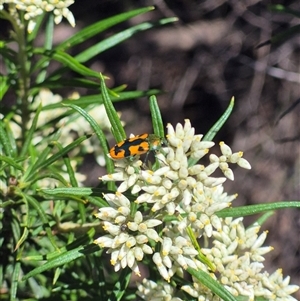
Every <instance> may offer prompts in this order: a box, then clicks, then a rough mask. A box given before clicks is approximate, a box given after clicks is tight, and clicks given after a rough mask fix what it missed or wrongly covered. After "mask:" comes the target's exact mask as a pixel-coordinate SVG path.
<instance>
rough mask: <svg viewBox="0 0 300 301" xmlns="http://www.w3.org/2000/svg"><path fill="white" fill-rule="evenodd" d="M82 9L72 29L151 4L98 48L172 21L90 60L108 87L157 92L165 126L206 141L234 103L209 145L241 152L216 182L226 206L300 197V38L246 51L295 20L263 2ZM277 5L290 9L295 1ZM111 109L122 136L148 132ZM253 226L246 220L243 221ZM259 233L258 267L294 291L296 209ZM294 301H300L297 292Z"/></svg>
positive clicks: (299, 252) (298, 277)
mask: <svg viewBox="0 0 300 301" xmlns="http://www.w3.org/2000/svg"><path fill="white" fill-rule="evenodd" d="M83 2H84V3H85V4H84V5H82V3H83ZM89 2H90V1H89ZM91 2H92V3H93V4H92V3H89V4H87V3H88V2H86V1H83V0H79V1H77V2H76V4H75V5H74V10H73V11H74V14H75V17H76V20H77V24H78V27H84V26H86V25H88V24H90V23H92V22H94V21H97V20H100V19H103V18H105V17H108V16H111V15H114V14H116V13H118V12H124V11H127V10H130V9H131V8H138V7H143V6H147V5H157V9H156V10H155V11H153V12H150V13H148V14H145V15H142V16H139V17H136V18H134V19H132V20H131V21H130V22H127V23H126V24H122V25H121V26H116V27H115V28H113V29H110V30H109V32H106V33H105V35H103V36H101V37H99V40H100V39H101V38H103V37H104V36H109V35H110V34H113V33H116V32H118V30H120V29H122V28H123V29H124V28H127V27H129V26H131V25H135V24H138V23H139V22H142V21H147V20H158V19H160V18H164V17H171V16H176V17H178V18H179V21H178V22H177V23H174V24H173V25H169V26H166V27H160V28H156V29H153V30H150V31H147V32H143V33H139V34H137V35H136V36H134V37H132V38H131V39H130V40H128V41H126V42H124V43H122V44H120V45H118V46H117V47H115V48H114V49H112V50H109V51H108V52H105V53H103V54H101V55H99V57H98V58H97V60H94V61H92V62H90V66H92V67H93V68H94V69H95V70H99V71H101V72H103V73H104V74H105V75H108V76H110V78H111V79H110V85H111V86H117V85H120V84H123V83H125V84H128V90H134V89H139V90H147V89H150V88H158V89H161V90H162V91H165V93H164V94H163V95H160V96H158V101H159V104H160V108H161V111H162V114H163V118H164V121H165V123H166V124H167V123H168V122H171V123H172V124H176V123H177V122H181V123H182V122H183V120H184V119H186V118H189V119H190V120H191V122H192V125H193V126H194V127H195V128H196V132H197V133H206V132H207V130H208V129H209V128H210V127H211V126H212V125H213V124H214V122H215V121H216V120H217V119H218V118H219V117H220V115H221V114H222V112H223V111H224V110H225V109H226V107H227V105H228V103H229V100H230V98H231V97H232V96H234V97H235V99H236V103H235V109H234V112H233V114H232V116H231V117H230V119H229V120H228V122H227V124H226V126H225V127H224V128H223V130H222V131H221V132H220V133H219V134H218V136H217V137H216V138H215V142H216V144H218V142H219V141H223V140H224V141H225V142H226V143H227V144H229V145H230V146H231V148H232V150H233V151H239V150H243V151H244V157H245V158H246V159H247V160H248V161H249V162H250V163H251V165H252V170H250V171H247V170H243V169H241V168H237V169H236V170H235V181H234V182H232V183H229V181H228V182H227V184H226V188H227V191H228V192H229V193H238V194H239V197H238V199H237V200H236V201H235V203H234V205H235V206H237V205H245V204H262V203H268V202H275V201H290V200H299V199H300V117H299V116H300V105H299V102H300V100H299V99H300V36H299V35H298V36H295V37H293V38H291V39H290V40H288V41H286V42H284V43H282V44H277V45H267V46H264V47H261V48H258V49H256V46H257V45H258V44H260V43H261V42H264V41H267V40H269V39H270V38H271V36H272V35H274V34H276V33H279V32H281V31H283V30H285V29H287V28H289V27H291V26H292V25H296V24H299V23H300V20H299V19H297V18H295V17H293V16H292V15H286V14H278V13H272V12H270V11H269V10H268V8H267V5H269V4H271V2H270V1H255V0H249V1H238V0H232V1H223V0H207V1H192V0H190V1H183V0H182V1H159V0H157V1H104V2H102V1H101V4H100V2H98V1H95V2H93V1H91ZM96 2H97V3H98V4H96ZM277 3H280V1H278V2H277ZM272 4H276V3H275V2H273V3H272ZM284 4H285V5H287V6H288V7H289V8H294V9H298V10H300V5H299V2H298V1H297V0H295V1H284ZM89 5H91V6H89ZM99 40H97V41H99ZM97 41H96V40H94V42H97ZM90 43H93V41H91V42H90ZM88 45H90V44H87V45H86V47H87V46H88ZM83 47H84V46H83ZM84 92H85V91H83V93H84ZM86 93H88V91H87V92H86ZM117 108H118V109H119V110H120V111H121V112H122V119H123V120H125V121H126V124H127V126H126V131H127V133H128V134H130V133H134V134H140V133H143V132H152V129H151V121H150V116H149V106H148V103H147V100H146V99H141V100H137V101H131V102H126V103H122V104H118V105H117ZM290 108H292V109H290ZM289 109H290V110H289ZM287 110H289V112H288V113H286V114H285V112H287ZM216 151H217V148H216ZM93 167H94V166H88V170H89V174H88V176H89V184H94V185H97V178H98V175H100V174H99V173H101V171H99V170H98V168H94V169H93ZM84 170H87V169H84ZM91 170H93V171H92V172H91ZM95 175H96V177H95ZM255 218H257V216H254V217H252V218H246V223H247V224H249V223H251V222H253V221H254V220H255ZM262 229H263V230H266V229H268V230H269V234H268V239H267V242H266V244H268V245H272V246H274V251H273V252H271V253H269V254H268V255H267V258H266V262H265V266H266V269H267V270H268V271H269V272H270V273H272V272H273V271H275V270H276V269H277V268H279V267H281V268H283V274H284V276H287V275H290V276H291V283H293V284H298V285H300V210H299V209H285V210H278V211H277V212H276V213H275V214H274V215H273V216H272V217H271V218H270V219H269V220H268V221H267V222H266V223H265V225H264V226H263V228H262ZM295 298H297V299H298V300H300V292H298V294H297V295H295Z"/></svg>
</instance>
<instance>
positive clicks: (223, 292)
mask: <svg viewBox="0 0 300 301" xmlns="http://www.w3.org/2000/svg"><path fill="white" fill-rule="evenodd" d="M186 270H187V272H188V273H190V274H191V275H193V276H194V277H195V278H197V279H198V280H199V281H200V282H201V283H202V284H203V285H205V286H206V287H207V288H209V289H210V290H211V291H212V292H213V293H214V294H216V295H218V296H219V297H220V298H221V299H222V300H224V301H237V299H236V298H234V297H233V296H232V295H231V294H230V293H229V291H228V290H227V289H225V288H224V287H223V286H222V285H221V284H220V283H219V282H218V281H216V280H214V279H213V278H212V277H211V276H210V275H209V274H207V273H206V272H204V271H201V270H195V269H193V268H191V267H188V268H187V269H186Z"/></svg>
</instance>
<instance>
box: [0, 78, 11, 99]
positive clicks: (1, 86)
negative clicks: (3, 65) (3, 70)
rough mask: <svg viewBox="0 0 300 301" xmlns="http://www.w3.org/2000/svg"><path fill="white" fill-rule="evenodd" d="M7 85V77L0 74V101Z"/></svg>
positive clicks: (7, 87)
mask: <svg viewBox="0 0 300 301" xmlns="http://www.w3.org/2000/svg"><path fill="white" fill-rule="evenodd" d="M9 87H10V84H9V80H8V77H7V76H3V75H0V101H1V100H2V99H3V97H4V95H5V94H6V92H7V90H8V89H9Z"/></svg>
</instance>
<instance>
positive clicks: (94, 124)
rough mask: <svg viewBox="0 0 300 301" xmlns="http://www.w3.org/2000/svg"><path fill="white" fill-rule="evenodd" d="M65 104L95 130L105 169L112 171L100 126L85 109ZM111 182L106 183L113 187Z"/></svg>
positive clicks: (112, 167)
mask: <svg viewBox="0 0 300 301" xmlns="http://www.w3.org/2000/svg"><path fill="white" fill-rule="evenodd" d="M66 106H67V107H70V108H72V109H73V110H75V111H77V112H78V113H79V114H81V115H82V116H83V117H84V118H85V120H86V121H87V122H88V123H89V124H90V125H91V127H92V129H93V130H94V131H95V133H96V135H97V137H98V139H99V142H100V145H101V147H102V149H103V153H104V159H105V163H106V168H107V171H108V173H112V172H113V170H114V166H113V162H112V160H111V159H110V158H109V157H108V156H106V154H108V152H109V149H108V146H107V142H106V138H105V135H104V133H103V131H102V129H101V128H100V126H99V124H98V123H97V122H96V121H95V119H94V118H93V117H92V116H91V115H89V114H88V113H87V112H86V111H84V110H83V109H81V108H80V107H78V106H75V105H72V104H69V105H66ZM112 184H114V183H113V182H110V183H108V185H109V187H110V189H113V188H114V187H115V186H114V185H112Z"/></svg>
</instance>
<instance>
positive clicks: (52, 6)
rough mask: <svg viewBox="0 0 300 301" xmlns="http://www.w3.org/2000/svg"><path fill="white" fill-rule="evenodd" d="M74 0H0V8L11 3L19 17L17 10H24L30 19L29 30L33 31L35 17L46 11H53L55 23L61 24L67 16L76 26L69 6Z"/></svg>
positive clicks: (26, 17) (12, 11)
mask: <svg viewBox="0 0 300 301" xmlns="http://www.w3.org/2000/svg"><path fill="white" fill-rule="evenodd" d="M73 3H74V0H63V1H61V0H43V1H42V0H0V10H3V9H4V4H8V5H9V10H10V13H11V14H12V15H13V16H15V17H17V11H24V19H25V20H28V21H29V24H28V32H31V31H32V30H33V29H34V27H35V24H36V21H35V18H36V17H37V16H39V15H41V14H43V13H44V12H53V14H54V16H55V17H54V22H55V24H59V23H60V22H61V20H62V18H63V17H65V18H66V19H67V20H68V22H69V23H70V24H71V26H73V27H74V26H75V19H74V16H73V14H72V12H71V11H70V10H69V9H68V7H69V6H70V5H71V4H73Z"/></svg>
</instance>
